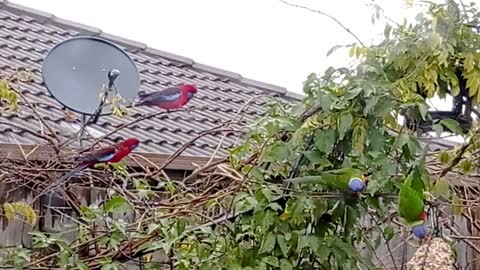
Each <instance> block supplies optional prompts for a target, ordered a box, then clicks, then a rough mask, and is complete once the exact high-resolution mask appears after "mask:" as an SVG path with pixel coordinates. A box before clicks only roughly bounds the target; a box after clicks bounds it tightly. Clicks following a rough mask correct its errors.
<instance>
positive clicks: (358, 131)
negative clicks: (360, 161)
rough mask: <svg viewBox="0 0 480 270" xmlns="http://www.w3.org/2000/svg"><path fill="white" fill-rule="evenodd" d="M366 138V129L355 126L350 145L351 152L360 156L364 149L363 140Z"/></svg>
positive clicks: (361, 126)
mask: <svg viewBox="0 0 480 270" xmlns="http://www.w3.org/2000/svg"><path fill="white" fill-rule="evenodd" d="M366 137H367V129H366V128H365V127H364V126H363V125H357V126H355V127H354V128H353V134H352V145H353V150H354V151H355V152H356V153H357V154H360V153H362V152H363V150H364V149H365V140H366Z"/></svg>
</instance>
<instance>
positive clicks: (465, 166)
mask: <svg viewBox="0 0 480 270" xmlns="http://www.w3.org/2000/svg"><path fill="white" fill-rule="evenodd" d="M458 167H460V169H461V170H462V172H463V173H465V174H469V173H472V172H473V170H474V169H475V166H474V165H473V162H472V160H470V159H464V160H462V161H460V163H459V164H458Z"/></svg>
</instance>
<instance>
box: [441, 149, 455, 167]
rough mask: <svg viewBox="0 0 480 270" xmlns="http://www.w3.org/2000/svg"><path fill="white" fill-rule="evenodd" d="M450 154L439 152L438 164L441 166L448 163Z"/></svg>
mask: <svg viewBox="0 0 480 270" xmlns="http://www.w3.org/2000/svg"><path fill="white" fill-rule="evenodd" d="M451 158H452V157H451V153H450V152H448V151H441V152H440V153H439V154H438V159H439V160H440V163H442V165H446V164H448V163H449V162H450V160H451Z"/></svg>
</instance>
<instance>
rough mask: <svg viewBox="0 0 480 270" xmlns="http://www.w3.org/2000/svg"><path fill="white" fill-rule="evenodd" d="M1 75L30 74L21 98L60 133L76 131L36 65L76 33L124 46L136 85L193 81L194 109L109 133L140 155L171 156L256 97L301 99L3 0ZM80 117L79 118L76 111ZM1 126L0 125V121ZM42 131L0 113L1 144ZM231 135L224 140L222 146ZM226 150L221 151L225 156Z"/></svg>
mask: <svg viewBox="0 0 480 270" xmlns="http://www.w3.org/2000/svg"><path fill="white" fill-rule="evenodd" d="M0 3H1V4H0V20H1V23H0V72H1V75H6V74H11V73H12V72H14V70H15V69H16V68H27V69H29V70H31V71H32V72H33V82H25V83H21V84H20V89H21V90H22V93H23V95H25V97H27V99H28V100H30V101H31V102H32V103H34V105H36V107H37V108H38V111H39V112H40V114H41V116H42V118H43V119H44V120H45V121H46V122H48V123H49V124H51V125H53V127H54V128H56V129H59V130H61V131H63V132H67V133H68V132H70V133H73V132H75V131H76V130H75V129H73V128H72V122H69V121H67V119H66V117H65V113H64V112H63V111H62V107H61V105H60V104H59V103H58V102H57V101H55V100H54V99H53V98H52V97H51V96H50V94H49V93H48V91H47V90H46V88H45V87H44V85H43V82H42V76H41V66H42V62H43V59H44V57H45V56H46V54H47V52H48V51H49V50H50V49H51V48H52V47H53V46H54V45H55V44H57V43H58V42H61V41H63V40H65V39H67V38H70V37H74V36H79V35H92V36H99V37H102V38H106V39H108V40H110V41H112V42H113V43H115V44H117V45H119V46H120V47H122V48H123V49H125V50H126V51H127V53H128V54H129V56H130V57H131V58H132V59H133V60H134V61H135V63H136V65H137V68H138V70H139V73H140V78H141V90H144V91H147V92H149V91H152V90H158V89H163V88H166V87H169V86H172V85H176V84H179V83H192V84H195V85H197V87H198V88H199V92H198V94H197V95H196V97H195V98H194V99H193V100H192V101H191V102H190V103H189V106H191V107H194V108H196V110H194V111H192V112H189V113H186V112H176V113H171V114H163V115H161V116H159V117H156V118H154V119H150V120H145V121H141V122H139V123H137V124H135V125H133V126H131V127H129V128H128V129H123V130H122V131H119V132H118V133H116V134H115V135H112V136H111V137H110V139H111V140H113V141H116V140H118V139H120V138H125V137H137V138H139V139H140V140H141V142H142V144H141V146H140V147H139V150H138V151H139V152H147V153H158V154H170V153H172V152H174V151H175V150H176V149H178V148H179V147H180V146H181V145H182V144H183V143H185V142H187V141H189V140H190V139H191V138H192V137H195V136H196V135H197V134H199V133H200V132H201V131H203V130H206V129H210V128H212V127H215V126H217V125H219V124H220V123H221V122H222V121H225V120H230V119H231V118H232V117H233V116H234V115H235V114H236V113H237V111H238V109H239V108H240V107H242V105H243V104H245V102H246V101H247V100H249V99H250V98H252V97H253V96H255V95H267V96H270V97H273V96H277V97H280V98H282V99H287V100H298V99H299V98H301V96H300V95H297V94H294V93H291V92H287V91H286V89H285V88H282V87H278V86H274V85H270V84H267V83H262V82H258V81H254V80H250V79H246V78H243V77H242V76H241V75H239V74H236V73H233V72H230V71H225V70H221V69H218V68H214V67H210V66H206V65H203V64H199V63H196V62H194V61H193V60H192V59H189V58H186V57H182V56H178V55H174V54H170V53H167V52H163V51H160V50H157V49H153V48H149V47H147V45H145V44H143V43H139V42H136V41H131V40H127V39H124V38H120V37H117V36H113V35H110V34H106V33H103V32H102V31H101V30H99V29H97V28H94V27H90V26H85V25H81V24H78V23H73V22H70V21H67V20H64V19H60V18H57V17H55V16H53V15H52V14H49V13H45V12H42V11H38V10H33V9H30V8H27V7H24V6H19V5H17V4H13V3H11V2H9V1H0ZM267 100H268V98H263V99H256V100H255V101H254V102H253V103H252V105H251V106H249V107H248V109H247V110H246V114H245V117H244V119H245V121H247V122H251V121H252V120H253V119H255V117H257V116H260V115H262V114H263V113H264V110H265V102H266V101H267ZM155 111H157V110H156V109H152V108H146V107H141V108H135V110H134V111H133V114H132V115H131V117H127V118H116V117H111V116H107V117H101V118H100V120H99V121H98V123H97V124H96V125H92V126H91V127H92V128H93V129H94V130H95V131H96V132H100V133H99V134H100V136H101V134H106V133H108V132H110V131H112V130H114V129H115V128H117V127H119V126H120V125H122V124H124V123H127V122H130V121H132V120H133V119H137V118H139V117H141V116H142V115H146V114H148V113H151V112H155ZM78 119H80V117H79V116H78ZM2 123H3V124H2ZM9 124H14V125H16V126H20V127H22V128H25V129H28V130H30V131H33V132H35V133H41V132H42V129H44V128H45V127H43V126H42V125H41V123H39V121H38V120H37V119H36V117H34V115H33V112H32V111H29V109H28V108H25V107H22V109H21V110H20V111H19V112H18V113H16V114H2V115H1V116H0V143H9V144H15V143H20V144H24V145H28V144H44V143H45V141H44V140H42V139H40V138H38V137H37V136H34V135H32V134H30V133H29V132H27V131H25V130H22V129H20V128H18V127H16V126H12V125H9ZM220 138H221V136H219V135H218V134H217V135H208V136H205V137H203V138H201V139H199V140H198V141H196V142H195V143H194V145H193V146H192V147H190V148H188V149H187V150H186V151H185V152H184V155H186V156H195V157H206V156H209V155H210V154H211V153H212V152H213V151H214V150H215V148H216V147H217V144H218V141H219V140H220ZM234 139H235V137H233V136H229V137H227V138H226V140H225V143H226V145H229V144H232V143H233V142H234ZM224 152H225V151H220V153H224Z"/></svg>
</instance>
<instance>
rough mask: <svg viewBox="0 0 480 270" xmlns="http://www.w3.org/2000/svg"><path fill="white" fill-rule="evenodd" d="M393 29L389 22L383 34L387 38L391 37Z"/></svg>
mask: <svg viewBox="0 0 480 270" xmlns="http://www.w3.org/2000/svg"><path fill="white" fill-rule="evenodd" d="M391 31H392V27H391V26H390V25H389V24H388V23H387V25H386V26H385V29H384V30H383V36H384V37H385V39H389V38H390V32H391Z"/></svg>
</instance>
